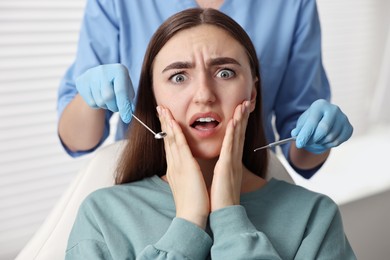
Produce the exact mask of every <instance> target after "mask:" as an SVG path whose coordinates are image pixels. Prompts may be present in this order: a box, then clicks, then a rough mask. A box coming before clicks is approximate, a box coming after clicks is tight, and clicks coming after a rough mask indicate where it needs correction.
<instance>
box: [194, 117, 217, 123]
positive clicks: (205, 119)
mask: <svg viewBox="0 0 390 260" xmlns="http://www.w3.org/2000/svg"><path fill="white" fill-rule="evenodd" d="M196 121H197V122H201V123H203V122H212V121H216V120H215V119H214V118H212V117H202V118H199V119H197V120H196Z"/></svg>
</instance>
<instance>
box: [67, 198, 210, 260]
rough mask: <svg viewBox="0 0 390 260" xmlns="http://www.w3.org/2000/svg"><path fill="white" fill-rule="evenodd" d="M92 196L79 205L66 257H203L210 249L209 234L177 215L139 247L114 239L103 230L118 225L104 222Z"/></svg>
mask: <svg viewBox="0 0 390 260" xmlns="http://www.w3.org/2000/svg"><path fill="white" fill-rule="evenodd" d="M91 198H92V199H91ZM94 199H96V198H94V197H93V196H89V197H88V198H87V199H86V200H85V201H84V202H83V203H82V204H81V206H80V209H79V212H78V215H77V217H76V220H75V223H74V225H73V228H72V231H71V234H70V236H69V240H68V246H67V250H66V259H67V260H70V259H71V260H77V259H96V260H98V259H105V260H106V259H107V260H110V259H118V258H120V259H122V258H123V259H135V258H136V259H205V258H206V257H207V256H208V254H209V252H210V248H211V245H212V239H211V237H210V236H209V235H208V234H207V233H206V232H205V231H204V230H203V229H201V228H199V227H198V226H196V225H195V224H193V223H190V222H188V221H186V220H184V219H180V218H174V219H173V220H172V222H171V224H170V226H169V227H168V229H167V231H166V232H165V233H164V234H163V235H162V237H161V238H160V239H158V240H157V242H156V243H154V244H153V243H151V244H149V245H147V244H146V245H145V246H144V248H143V249H142V248H141V250H139V251H136V250H134V249H131V248H132V246H131V245H130V244H129V245H124V244H121V243H118V241H117V242H115V239H117V238H116V237H115V234H112V233H110V234H108V233H107V230H111V229H113V230H115V228H118V227H115V226H114V227H110V226H107V225H108V224H107V223H106V222H105V221H104V214H106V213H103V211H102V210H101V209H100V208H96V205H95V202H94ZM102 214H103V215H102ZM107 215H108V214H107ZM155 224H157V225H158V223H155ZM129 236H131V234H129ZM134 236H137V235H136V234H134ZM134 239H136V237H134Z"/></svg>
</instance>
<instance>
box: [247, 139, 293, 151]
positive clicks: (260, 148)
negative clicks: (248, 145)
mask: <svg viewBox="0 0 390 260" xmlns="http://www.w3.org/2000/svg"><path fill="white" fill-rule="evenodd" d="M295 139H296V137H290V138H286V139H283V140H279V141H276V142H273V143H270V144H267V145H265V146H262V147H259V148H256V149H255V150H253V151H254V152H257V151H258V150H262V149H265V148H272V147H275V146H278V145H281V144H285V143H288V142H291V141H294V140H295Z"/></svg>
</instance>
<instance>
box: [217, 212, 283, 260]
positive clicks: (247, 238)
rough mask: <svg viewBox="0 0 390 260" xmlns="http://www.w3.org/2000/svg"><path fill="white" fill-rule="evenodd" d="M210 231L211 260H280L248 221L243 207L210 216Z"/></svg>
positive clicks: (276, 253) (267, 242)
mask: <svg viewBox="0 0 390 260" xmlns="http://www.w3.org/2000/svg"><path fill="white" fill-rule="evenodd" d="M233 223H234V224H233ZM210 227H211V230H212V232H213V234H214V245H213V246H212V248H211V256H212V258H213V259H246V260H249V259H281V257H280V256H279V254H278V252H276V250H275V248H274V247H273V245H272V243H271V242H270V240H269V239H268V238H267V236H266V234H264V233H262V232H260V231H258V230H257V229H256V228H255V226H254V225H253V224H252V222H251V221H250V220H249V218H248V216H247V214H246V210H245V208H244V207H243V206H230V207H226V208H223V209H220V210H217V211H214V212H212V213H211V214H210ZM243 252H245V253H243Z"/></svg>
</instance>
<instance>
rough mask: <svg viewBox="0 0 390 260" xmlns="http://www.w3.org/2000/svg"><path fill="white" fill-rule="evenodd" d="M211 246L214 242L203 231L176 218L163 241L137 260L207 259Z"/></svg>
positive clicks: (147, 250) (162, 238)
mask: <svg viewBox="0 0 390 260" xmlns="http://www.w3.org/2000/svg"><path fill="white" fill-rule="evenodd" d="M211 245H212V240H211V238H210V236H209V235H208V234H207V233H206V232H205V231H204V230H203V229H201V228H199V227H198V226H196V225H195V224H193V223H190V222H188V221H186V220H184V219H181V218H174V219H173V221H172V223H171V225H170V226H169V228H168V230H167V232H166V233H165V234H164V235H163V236H162V237H161V239H160V240H159V241H157V243H156V244H154V245H149V246H147V247H146V248H145V249H144V250H143V251H142V252H141V253H140V255H138V256H137V259H157V260H159V259H206V257H207V255H208V254H209V252H210V248H211Z"/></svg>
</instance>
